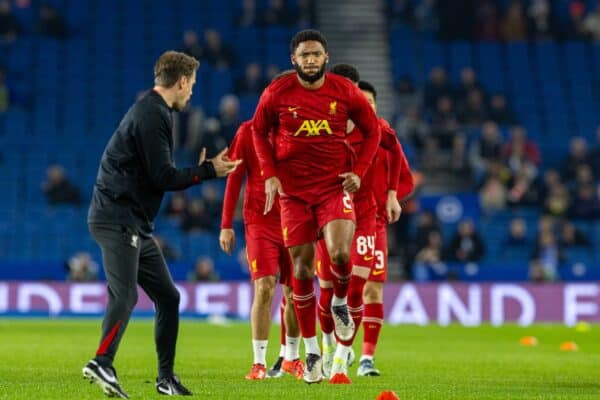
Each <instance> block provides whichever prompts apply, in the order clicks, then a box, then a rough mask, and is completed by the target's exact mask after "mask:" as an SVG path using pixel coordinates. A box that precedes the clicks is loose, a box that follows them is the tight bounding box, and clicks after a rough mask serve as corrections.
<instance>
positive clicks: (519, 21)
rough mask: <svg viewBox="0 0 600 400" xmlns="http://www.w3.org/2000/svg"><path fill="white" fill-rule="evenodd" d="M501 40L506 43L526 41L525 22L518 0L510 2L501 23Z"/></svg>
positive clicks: (521, 6)
mask: <svg viewBox="0 0 600 400" xmlns="http://www.w3.org/2000/svg"><path fill="white" fill-rule="evenodd" d="M500 29H501V32H502V38H503V39H504V40H506V41H507V42H514V41H519V40H526V39H527V20H526V18H525V13H524V11H523V3H521V1H520V0H512V1H511V3H510V4H509V6H508V9H507V10H506V15H505V16H504V18H503V19H502V23H501V28H500Z"/></svg>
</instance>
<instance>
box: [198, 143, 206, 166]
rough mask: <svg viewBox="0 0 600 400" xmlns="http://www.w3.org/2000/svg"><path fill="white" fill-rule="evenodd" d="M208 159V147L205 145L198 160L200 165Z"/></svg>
mask: <svg viewBox="0 0 600 400" xmlns="http://www.w3.org/2000/svg"><path fill="white" fill-rule="evenodd" d="M204 161H206V147H203V148H202V150H201V151H200V159H199V160H198V165H200V164H202V163H203V162H204Z"/></svg>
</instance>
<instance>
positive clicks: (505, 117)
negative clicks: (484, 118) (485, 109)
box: [489, 94, 516, 125]
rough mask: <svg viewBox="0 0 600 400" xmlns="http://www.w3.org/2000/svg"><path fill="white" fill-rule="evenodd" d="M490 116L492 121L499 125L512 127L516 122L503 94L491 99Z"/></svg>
mask: <svg viewBox="0 0 600 400" xmlns="http://www.w3.org/2000/svg"><path fill="white" fill-rule="evenodd" d="M489 115H490V119H491V120H492V121H494V122H495V123H497V124H498V125H511V124H514V123H515V122H516V121H515V116H514V114H513V112H512V110H511V109H510V108H509V106H508V104H507V102H506V97H505V96H504V95H503V94H495V95H493V96H492V97H491V98H490V114H489Z"/></svg>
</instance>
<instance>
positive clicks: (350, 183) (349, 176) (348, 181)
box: [339, 172, 360, 193]
mask: <svg viewBox="0 0 600 400" xmlns="http://www.w3.org/2000/svg"><path fill="white" fill-rule="evenodd" d="M339 177H340V178H344V182H342V185H343V186H344V191H345V192H348V193H354V192H357V191H358V189H360V177H359V176H358V175H356V174H355V173H354V172H344V173H343V174H340V175H339Z"/></svg>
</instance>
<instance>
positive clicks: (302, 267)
mask: <svg viewBox="0 0 600 400" xmlns="http://www.w3.org/2000/svg"><path fill="white" fill-rule="evenodd" d="M314 275H315V274H314V270H313V268H312V263H311V262H310V261H308V262H307V261H306V260H304V259H303V258H300V257H298V258H296V259H294V276H295V277H296V279H300V280H305V279H311V278H313V277H314Z"/></svg>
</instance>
